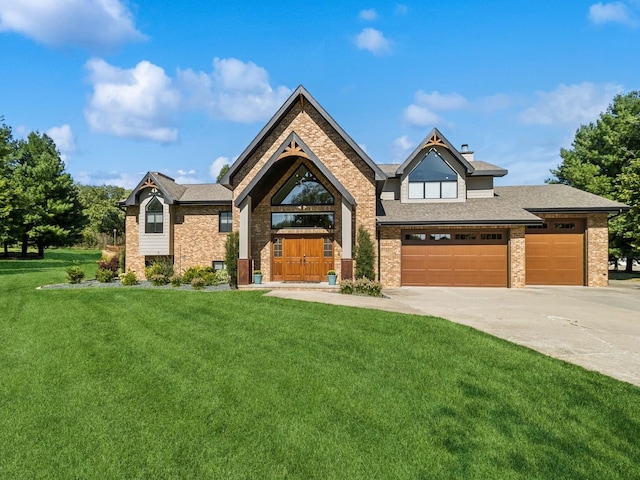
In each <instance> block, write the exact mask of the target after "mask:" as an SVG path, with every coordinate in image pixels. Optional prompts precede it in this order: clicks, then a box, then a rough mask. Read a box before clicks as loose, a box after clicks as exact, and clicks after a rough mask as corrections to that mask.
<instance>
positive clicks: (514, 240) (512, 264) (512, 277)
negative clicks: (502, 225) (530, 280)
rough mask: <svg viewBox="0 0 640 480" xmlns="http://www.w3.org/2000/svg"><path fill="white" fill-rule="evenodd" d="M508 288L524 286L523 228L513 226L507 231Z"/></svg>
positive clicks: (521, 226)
mask: <svg viewBox="0 0 640 480" xmlns="http://www.w3.org/2000/svg"><path fill="white" fill-rule="evenodd" d="M508 255H509V286H510V287H511V288H522V287H524V286H525V285H526V283H525V273H526V257H525V227H524V226H523V225H518V226H513V227H511V229H510V230H509V253H508Z"/></svg>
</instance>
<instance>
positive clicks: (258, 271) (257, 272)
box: [253, 270, 262, 275]
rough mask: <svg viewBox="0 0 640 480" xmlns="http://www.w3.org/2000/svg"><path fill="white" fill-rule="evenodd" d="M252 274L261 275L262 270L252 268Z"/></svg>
mask: <svg viewBox="0 0 640 480" xmlns="http://www.w3.org/2000/svg"><path fill="white" fill-rule="evenodd" d="M253 274H254V275H262V270H254V271H253Z"/></svg>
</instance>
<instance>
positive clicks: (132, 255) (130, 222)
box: [124, 207, 144, 279]
mask: <svg viewBox="0 0 640 480" xmlns="http://www.w3.org/2000/svg"><path fill="white" fill-rule="evenodd" d="M139 214H140V207H127V213H126V216H125V229H124V231H125V245H126V249H125V270H127V271H128V270H133V271H134V272H136V275H137V277H138V278H139V279H142V278H144V255H139V254H138V242H139V241H140V230H139V225H138V215H139Z"/></svg>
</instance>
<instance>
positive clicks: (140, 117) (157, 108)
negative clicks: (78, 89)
mask: <svg viewBox="0 0 640 480" xmlns="http://www.w3.org/2000/svg"><path fill="white" fill-rule="evenodd" d="M85 67H86V68H87V70H89V73H90V82H91V83H92V84H93V94H92V95H91V99H90V101H89V105H88V107H87V108H86V109H85V118H86V120H87V122H88V124H89V127H90V128H91V129H92V130H93V131H96V132H103V133H110V134H113V135H116V136H118V137H129V138H136V139H141V140H152V141H155V142H160V143H171V142H175V141H176V140H177V138H178V131H177V130H176V129H175V128H171V126H170V123H171V122H170V118H171V114H172V113H173V112H174V111H175V110H176V109H177V108H178V107H179V103H180V95H179V93H178V91H177V90H176V89H175V88H174V86H173V85H172V81H171V78H169V77H168V76H167V75H166V74H165V73H164V70H163V69H162V68H160V67H158V66H156V65H154V64H152V63H150V62H148V61H142V62H140V63H138V65H136V66H135V67H134V68H132V69H121V68H118V67H114V66H112V65H109V64H108V63H107V62H105V61H104V60H101V59H91V60H89V61H88V62H87V63H86V65H85Z"/></svg>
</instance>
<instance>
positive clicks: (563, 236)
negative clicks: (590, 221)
mask: <svg viewBox="0 0 640 480" xmlns="http://www.w3.org/2000/svg"><path fill="white" fill-rule="evenodd" d="M525 249H526V255H525V258H526V267H525V271H526V277H525V282H526V284H527V285H584V220H583V219H580V218H578V219H555V218H554V219H547V220H546V221H545V223H544V224H542V225H536V226H530V227H527V232H526V235H525Z"/></svg>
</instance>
